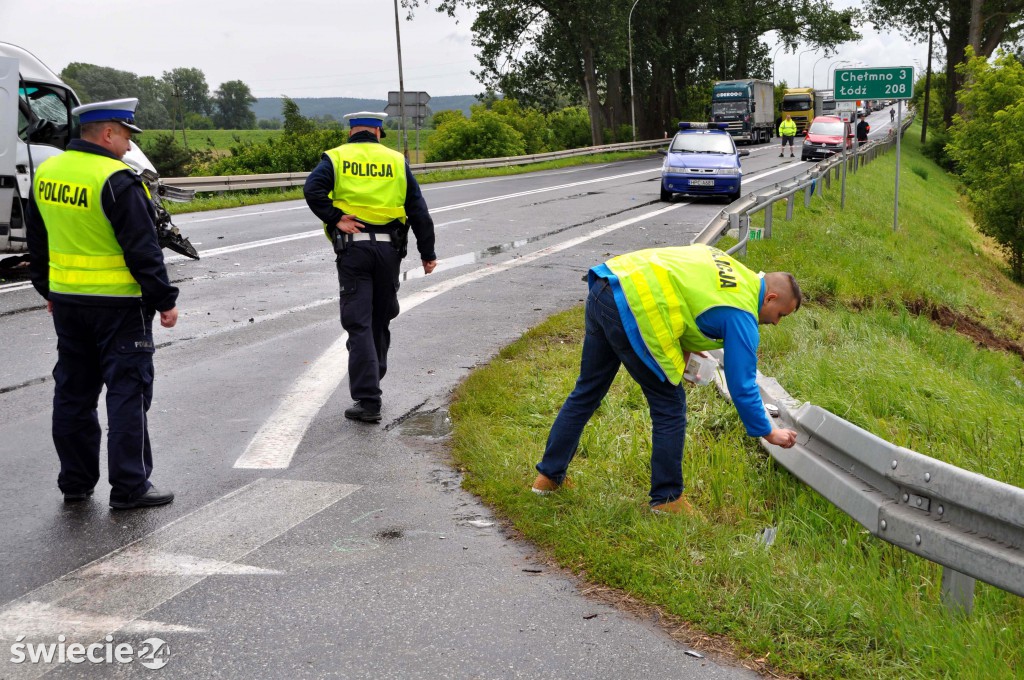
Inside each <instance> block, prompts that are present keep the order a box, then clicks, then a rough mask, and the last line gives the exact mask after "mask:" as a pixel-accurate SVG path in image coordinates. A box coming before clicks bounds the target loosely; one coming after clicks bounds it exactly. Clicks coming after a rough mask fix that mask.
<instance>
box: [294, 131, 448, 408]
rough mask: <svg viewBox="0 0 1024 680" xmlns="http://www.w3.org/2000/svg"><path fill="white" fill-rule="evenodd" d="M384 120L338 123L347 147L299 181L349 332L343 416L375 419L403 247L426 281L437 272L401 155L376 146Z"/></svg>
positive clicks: (419, 200) (421, 207) (428, 223)
mask: <svg viewBox="0 0 1024 680" xmlns="http://www.w3.org/2000/svg"><path fill="white" fill-rule="evenodd" d="M386 117H387V114H386V113H370V112H366V111H363V112H360V113H352V114H349V115H347V116H345V118H346V120H348V123H349V126H350V130H349V138H348V143H347V144H342V145H341V146H339V147H337V148H334V149H330V150H329V151H326V152H325V153H324V155H323V160H321V161H320V164H319V165H318V166H317V167H316V169H315V170H313V172H312V173H310V175H309V177H307V178H306V186H305V189H304V194H305V197H306V203H307V204H308V205H309V209H310V210H312V211H313V214H315V215H316V216H317V217H319V218H320V219H321V220H322V221H323V222H324V231H325V232H326V233H327V237H328V238H329V239H330V240H331V242H332V243H333V244H334V252H335V253H336V255H337V257H336V259H335V262H336V263H337V267H338V287H339V295H340V307H341V326H342V328H344V329H345V331H346V332H347V333H348V342H347V347H348V352H349V357H348V376H349V392H350V394H351V396H352V399H353V400H354V401H355V404H353V405H352V406H351V407H350V408H348V409H346V410H345V417H346V418H348V419H350V420H359V421H362V422H365V423H379V422H380V420H381V389H380V381H381V380H382V379H383V378H384V375H385V373H387V369H388V347H389V346H390V344H391V331H390V330H389V329H388V327H389V325H390V323H391V320H392V319H394V318H395V317H396V316H398V311H399V310H398V286H399V282H398V274H399V267H400V266H401V263H402V258H404V257H405V254H406V248H407V246H408V242H409V229H410V228H411V229H412V231H413V233H414V234H415V235H416V248H417V250H418V251H419V254H420V261H421V262H422V264H423V273H424V274H429V273H430V272H432V271H434V267H436V266H437V255H436V254H435V253H434V222H433V220H432V219H431V217H430V213H429V212H428V211H427V204H426V202H425V201H424V200H423V194H422V193H420V187H419V184H417V182H416V179H415V178H414V177H413V175H412V171H411V170H410V169H409V165H408V163H406V161H405V158H404V157H403V156H402V154H400V153H398V152H397V151H392V150H391V149H389V148H387V147H385V146H384V145H383V144H381V143H380V139H381V137H384V136H386V133H385V132H384V119H385V118H386Z"/></svg>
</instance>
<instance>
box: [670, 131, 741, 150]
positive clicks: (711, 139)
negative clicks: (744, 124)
mask: <svg viewBox="0 0 1024 680" xmlns="http://www.w3.org/2000/svg"><path fill="white" fill-rule="evenodd" d="M670 151H682V152H684V153H736V151H735V149H734V148H733V145H732V137H730V136H729V135H720V134H704V133H692V132H691V133H687V134H679V135H676V138H675V139H673V140H672V148H671V149H670Z"/></svg>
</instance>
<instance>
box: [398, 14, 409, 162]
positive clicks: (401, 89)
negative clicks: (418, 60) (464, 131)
mask: <svg viewBox="0 0 1024 680" xmlns="http://www.w3.org/2000/svg"><path fill="white" fill-rule="evenodd" d="M399 25H400V24H399V20H398V0H395V42H396V43H397V44H398V106H399V111H400V112H401V113H399V115H400V116H401V117H402V144H403V146H404V148H405V160H409V135H408V131H407V130H406V125H405V81H404V80H403V79H402V32H401V30H399Z"/></svg>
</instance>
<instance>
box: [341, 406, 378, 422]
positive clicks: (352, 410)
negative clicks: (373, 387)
mask: <svg viewBox="0 0 1024 680" xmlns="http://www.w3.org/2000/svg"><path fill="white" fill-rule="evenodd" d="M345 417H346V418H348V419H349V420H361V421H362V422H364V423H379V422H380V406H378V407H377V408H373V407H371V406H366V405H364V404H363V402H361V401H357V402H356V403H355V404H353V405H352V406H351V407H349V408H347V409H345Z"/></svg>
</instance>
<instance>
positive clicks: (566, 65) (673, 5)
mask: <svg viewBox="0 0 1024 680" xmlns="http://www.w3.org/2000/svg"><path fill="white" fill-rule="evenodd" d="M424 2H428V0H424ZM418 3H419V0H406V2H405V4H406V5H407V6H408V7H409V8H410V9H413V8H416V7H417V6H418ZM460 7H468V8H470V9H472V10H474V11H476V12H477V18H476V20H475V21H474V23H473V34H474V45H475V46H476V47H478V48H479V49H480V63H481V67H482V68H481V70H480V71H479V72H478V73H476V75H477V77H478V79H479V80H480V81H481V83H483V85H484V86H485V87H486V88H487V89H488V90H490V91H498V92H501V93H502V94H504V95H505V96H506V97H511V98H514V99H516V100H517V101H519V102H520V103H521V104H526V105H529V106H535V107H537V108H540V109H542V110H544V111H553V110H556V109H559V108H561V107H564V106H566V105H568V104H573V103H577V102H579V103H582V104H584V105H585V106H586V107H587V110H588V111H589V113H590V119H591V136H592V139H593V142H594V143H595V144H601V143H603V142H604V140H605V131H606V130H610V131H612V133H613V134H614V133H615V131H616V130H619V129H621V128H622V126H627V125H629V124H630V123H631V118H632V115H631V112H632V111H633V110H635V112H636V126H637V130H638V134H639V135H640V136H641V137H644V138H650V137H660V136H661V135H662V134H663V133H664V132H667V131H669V129H670V127H671V126H672V124H673V121H674V120H677V119H679V118H680V117H684V116H698V115H704V113H705V108H706V105H707V102H708V100H709V99H710V89H711V88H710V86H711V83H712V82H713V81H715V80H725V79H732V78H769V77H770V76H771V71H772V64H771V51H772V50H773V49H774V48H775V46H776V44H775V43H772V44H769V43H767V42H766V34H768V33H769V32H772V31H774V32H775V33H774V34H773V35H774V36H776V37H775V40H780V41H782V42H783V43H784V44H785V45H787V46H788V47H789V48H790V49H796V46H797V45H798V44H801V45H805V46H806V45H811V46H816V47H834V46H836V45H838V44H840V43H842V42H846V41H849V40H853V39H856V38H857V37H858V34H857V32H856V30H855V29H854V27H853V24H854V22H855V20H856V19H857V18H858V13H857V12H856V11H855V10H849V9H847V10H842V11H836V10H834V9H832V8H831V5H830V3H829V2H827V1H826V0H694V1H693V2H689V3H679V2H673V1H672V0H636V1H634V0H609V1H608V2H606V3H599V4H594V3H592V2H589V1H588V0H439V4H438V10H439V11H447V12H448V13H449V14H453V15H454V13H455V11H456V10H457V9H458V8H460ZM631 10H632V13H633V15H632V21H630V11H631ZM630 24H631V25H632V32H631V35H630V33H629V32H628V30H627V29H628V28H629V25H630ZM630 42H632V52H633V59H632V62H633V68H632V73H631V72H630V68H629V47H630ZM631 76H632V80H633V90H634V92H635V102H631V101H630V95H629V92H630V86H629V85H630V77H631ZM631 104H635V106H631Z"/></svg>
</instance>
